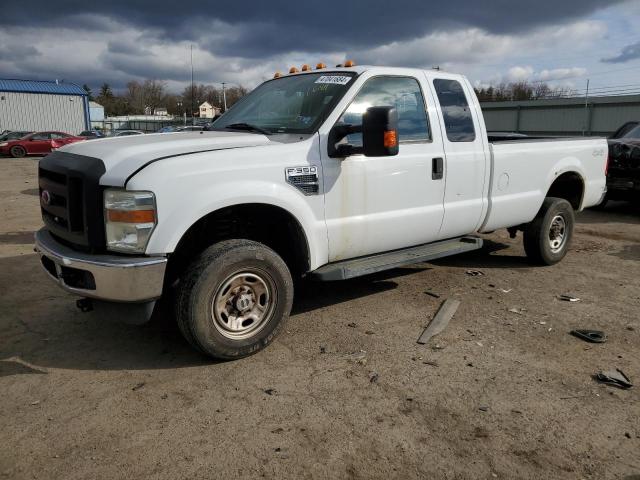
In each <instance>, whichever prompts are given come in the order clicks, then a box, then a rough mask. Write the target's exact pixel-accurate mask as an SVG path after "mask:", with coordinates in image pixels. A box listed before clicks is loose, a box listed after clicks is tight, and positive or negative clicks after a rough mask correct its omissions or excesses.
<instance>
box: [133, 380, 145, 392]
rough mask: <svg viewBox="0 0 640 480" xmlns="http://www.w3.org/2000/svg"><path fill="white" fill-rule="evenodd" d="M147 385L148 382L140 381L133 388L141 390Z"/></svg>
mask: <svg viewBox="0 0 640 480" xmlns="http://www.w3.org/2000/svg"><path fill="white" fill-rule="evenodd" d="M145 385H146V382H140V383H136V384H135V385H134V386H133V387H132V388H131V390H133V391H134V392H135V391H136V390H140V389H141V388H142V387H144V386H145Z"/></svg>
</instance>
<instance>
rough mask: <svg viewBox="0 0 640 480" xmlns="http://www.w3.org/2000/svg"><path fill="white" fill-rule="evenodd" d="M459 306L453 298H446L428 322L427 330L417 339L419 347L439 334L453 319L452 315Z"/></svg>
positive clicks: (458, 302) (457, 301)
mask: <svg viewBox="0 0 640 480" xmlns="http://www.w3.org/2000/svg"><path fill="white" fill-rule="evenodd" d="M459 306H460V300H455V299H453V298H447V299H446V300H445V301H444V302H443V303H442V305H441V306H440V310H438V313H436V315H435V317H433V320H431V321H430V322H429V325H427V328H425V329H424V331H423V332H422V335H420V338H419V339H418V343H419V344H420V345H424V344H425V343H427V342H428V341H429V339H430V338H431V337H433V336H434V335H437V334H439V333H440V332H441V331H442V330H444V329H445V327H446V326H447V325H448V324H449V320H451V319H452V318H453V315H454V314H455V313H456V310H458V307H459Z"/></svg>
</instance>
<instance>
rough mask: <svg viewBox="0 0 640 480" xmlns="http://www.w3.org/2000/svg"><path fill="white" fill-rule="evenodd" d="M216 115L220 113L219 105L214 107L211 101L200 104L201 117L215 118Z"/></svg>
mask: <svg viewBox="0 0 640 480" xmlns="http://www.w3.org/2000/svg"><path fill="white" fill-rule="evenodd" d="M216 115H220V109H219V108H218V107H214V106H213V105H211V104H210V103H209V102H204V103H203V104H201V105H200V118H213V117H215V116H216Z"/></svg>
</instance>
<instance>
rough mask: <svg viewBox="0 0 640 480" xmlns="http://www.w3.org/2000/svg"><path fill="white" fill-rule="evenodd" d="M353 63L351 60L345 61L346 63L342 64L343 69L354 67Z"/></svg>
mask: <svg viewBox="0 0 640 480" xmlns="http://www.w3.org/2000/svg"><path fill="white" fill-rule="evenodd" d="M355 65H356V64H355V63H354V61H353V60H347V61H346V62H344V66H345V67H355Z"/></svg>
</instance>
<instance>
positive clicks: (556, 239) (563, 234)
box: [549, 215, 567, 253]
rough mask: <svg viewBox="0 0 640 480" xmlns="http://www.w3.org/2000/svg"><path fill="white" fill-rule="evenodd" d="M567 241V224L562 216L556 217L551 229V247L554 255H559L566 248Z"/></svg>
mask: <svg viewBox="0 0 640 480" xmlns="http://www.w3.org/2000/svg"><path fill="white" fill-rule="evenodd" d="M566 239H567V223H566V221H565V219H564V217H563V216H562V215H556V216H555V217H553V220H551V226H550V227H549V247H551V251H552V252H553V253H558V252H559V251H560V250H562V248H563V247H564V244H565V241H566Z"/></svg>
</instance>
